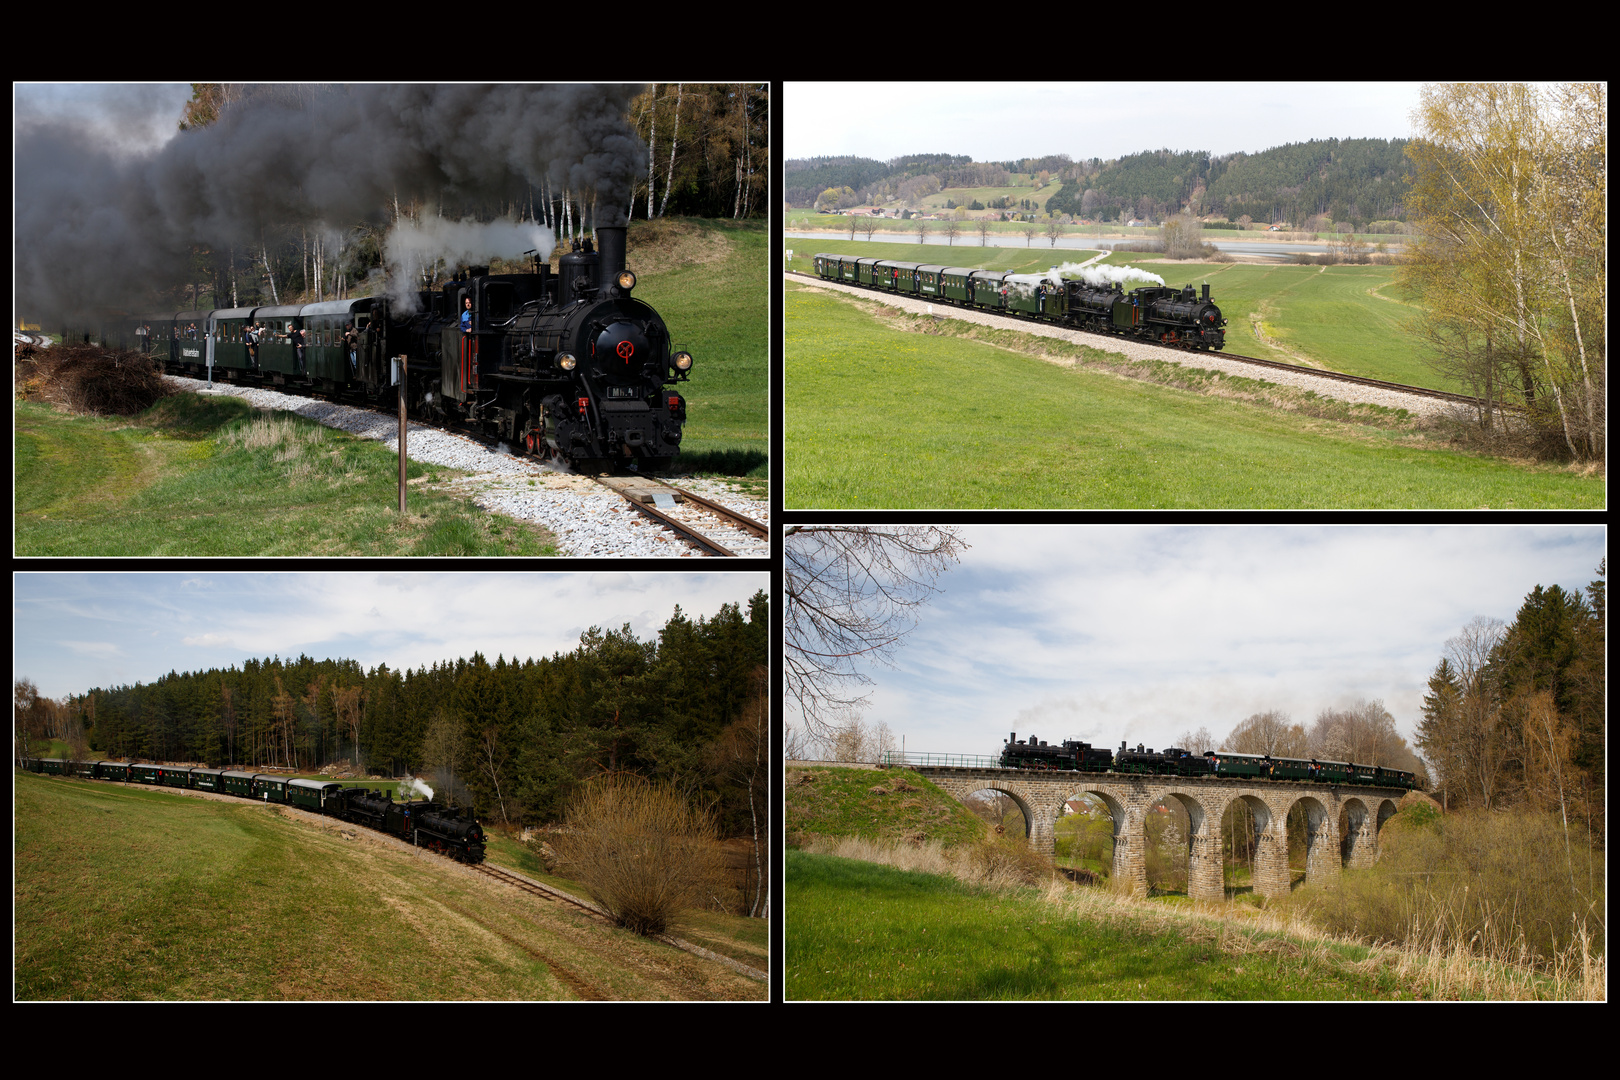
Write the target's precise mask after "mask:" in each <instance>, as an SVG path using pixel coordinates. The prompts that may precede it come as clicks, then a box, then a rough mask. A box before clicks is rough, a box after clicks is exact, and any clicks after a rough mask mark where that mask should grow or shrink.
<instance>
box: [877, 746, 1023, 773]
mask: <svg viewBox="0 0 1620 1080" xmlns="http://www.w3.org/2000/svg"><path fill="white" fill-rule="evenodd" d="M883 764H885V765H943V766H947V767H949V768H956V769H999V768H1001V759H1000V758H993V757H985V756H983V755H982V754H928V753H923V752H921V751H916V750H913V751H910V752H906V753H902V752H901V751H899V750H890V751H887V752H886V753H885V754H884V755H883Z"/></svg>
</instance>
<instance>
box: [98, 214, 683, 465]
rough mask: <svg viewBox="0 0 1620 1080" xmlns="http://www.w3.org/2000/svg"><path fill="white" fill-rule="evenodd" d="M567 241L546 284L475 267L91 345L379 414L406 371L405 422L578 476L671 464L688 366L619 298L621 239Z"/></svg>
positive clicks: (120, 323) (626, 286) (627, 293)
mask: <svg viewBox="0 0 1620 1080" xmlns="http://www.w3.org/2000/svg"><path fill="white" fill-rule="evenodd" d="M596 231H597V235H598V236H599V237H600V238H601V250H600V251H595V250H593V248H592V245H591V243H590V241H585V242H583V243H580V242H578V241H576V242H575V243H574V245H573V250H571V251H570V252H569V253H568V254H565V255H563V256H562V258H561V259H559V260H558V270H557V272H556V273H555V274H553V273H552V272H551V268H550V266H549V265H545V264H541V263H540V262H539V261H538V260H536V262H535V265H534V268H533V271H532V272H531V273H526V274H491V273H489V272H488V267H482V266H474V267H469V268H467V270H466V272H465V273H464V274H462V275H459V276H458V277H457V278H456V279H455V280H452V281H451V282H449V283H448V284H446V285H444V286H443V287H441V288H440V289H437V290H432V291H424V292H420V293H418V294H417V301H418V302H417V305H416V308H415V309H414V310H412V311H409V312H407V311H402V310H400V309H399V306H398V305H397V304H391V303H390V302H389V301H388V300H387V299H386V298H383V297H361V298H357V299H350V300H336V301H327V302H323V303H318V304H303V305H290V306H280V307H254V308H233V309H225V310H215V311H181V312H164V313H159V314H147V315H139V316H120V317H115V318H111V319H108V320H106V321H104V322H103V324H102V326H101V328H100V335H101V340H102V341H103V343H104V344H107V345H109V346H114V347H122V348H133V349H137V350H139V351H141V352H144V353H148V354H151V355H155V356H157V357H159V358H160V359H161V360H162V361H163V363H164V365H165V367H166V368H167V369H168V370H170V371H171V372H174V373H176V374H184V375H190V376H193V377H196V378H202V377H204V375H205V374H206V373H207V372H208V371H209V369H210V368H211V369H212V373H213V378H214V379H217V380H223V381H227V382H234V383H244V384H248V385H255V386H267V387H275V388H277V389H286V390H289V391H300V390H302V391H305V392H312V393H322V394H326V395H329V396H332V397H338V398H342V397H349V398H354V399H360V400H370V401H373V402H376V403H378V404H381V405H384V406H390V407H391V406H393V405H394V403H395V402H396V401H397V400H398V398H397V395H398V390H397V387H398V385H399V373H398V370H397V365H396V364H395V363H394V358H395V357H398V356H400V355H404V356H406V357H407V363H406V365H405V368H406V383H407V385H406V396H407V406H408V411H409V412H410V414H411V415H412V416H414V417H416V418H418V419H422V420H429V421H432V422H435V423H439V424H449V423H451V422H454V423H458V424H462V425H466V426H470V427H472V428H474V429H475V430H477V431H479V432H481V433H482V434H484V435H486V436H488V437H490V438H495V439H502V440H505V441H506V442H507V443H508V444H509V445H511V446H512V447H514V448H516V447H522V448H524V449H526V450H528V451H529V452H531V453H535V454H539V455H542V456H546V457H557V458H561V459H563V460H565V461H568V462H570V463H572V464H573V465H575V466H576V467H577V468H579V469H580V470H581V471H587V472H591V471H604V470H607V469H610V468H614V467H620V468H626V469H632V470H650V469H658V468H663V467H666V466H668V465H669V464H670V462H671V460H672V459H673V458H674V457H675V455H676V454H677V453H678V452H679V450H680V444H681V433H682V428H683V426H684V424H685V422H686V399H685V398H683V397H682V396H681V395H680V394H679V393H678V392H676V390H675V389H674V386H675V384H676V383H679V382H684V381H686V379H687V377H688V376H689V375H690V373H691V370H692V354H691V353H690V352H687V351H685V350H681V349H677V348H675V346H674V343H673V342H672V341H671V338H670V334H669V328H668V327H667V326H665V324H664V320H663V319H662V318H661V317H660V316H659V314H658V312H657V311H655V310H654V309H653V308H652V307H651V306H650V305H648V304H647V303H645V302H644V301H641V300H638V299H636V298H635V297H634V296H632V295H631V292H632V290H633V289H634V288H635V285H636V275H635V274H634V273H633V272H632V271H630V270H629V269H627V268H626V266H625V233H626V229H625V227H624V226H622V225H619V226H599V227H598V228H597V230H596Z"/></svg>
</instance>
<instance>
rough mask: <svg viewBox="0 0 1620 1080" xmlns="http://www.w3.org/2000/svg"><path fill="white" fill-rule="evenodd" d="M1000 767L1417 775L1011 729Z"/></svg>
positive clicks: (1408, 778)
mask: <svg viewBox="0 0 1620 1080" xmlns="http://www.w3.org/2000/svg"><path fill="white" fill-rule="evenodd" d="M997 764H999V765H1000V766H1001V767H1002V768H1003V769H1037V770H1048V769H1062V770H1065V771H1069V772H1091V773H1100V772H1112V773H1135V774H1151V775H1155V776H1213V777H1217V778H1224V777H1251V778H1255V779H1262V780H1306V781H1312V782H1318V783H1330V784H1365V785H1370V786H1372V787H1390V788H1400V789H1402V790H1407V789H1410V788H1414V787H1416V786H1417V778H1416V777H1415V776H1413V775H1412V773H1410V772H1405V771H1403V770H1400V769H1387V768H1384V767H1382V766H1379V765H1357V764H1353V763H1351V762H1348V761H1326V760H1318V759H1316V758H1283V757H1278V758H1274V757H1272V756H1271V755H1270V754H1229V753H1225V752H1221V751H1215V750H1206V751H1205V752H1204V753H1203V754H1202V755H1198V754H1193V753H1192V752H1190V751H1188V750H1184V749H1182V748H1181V747H1176V746H1171V747H1166V748H1165V749H1163V750H1154V749H1153V748H1152V747H1144V746H1143V745H1142V744H1141V743H1138V744H1137V745H1136V748H1135V749H1134V750H1133V749H1131V748H1130V747H1128V746H1126V745H1125V743H1123V742H1121V743H1120V744H1119V749H1118V750H1117V751H1113V750H1099V749H1095V748H1093V747H1092V745H1091V744H1090V743H1084V742H1076V741H1074V740H1073V739H1065V740H1063V744H1062V745H1061V746H1049V745H1047V744H1046V743H1044V742H1042V741H1041V740H1039V739H1037V738H1035V737H1034V736H1033V735H1032V736H1030V737H1029V738H1028V739H1020V738H1019V737H1018V733H1017V732H1016V731H1015V732H1012V733H1010V734H1009V736H1008V738H1007V740H1006V741H1005V742H1004V743H1003V744H1002V748H1001V756H1000V758H998V759H997Z"/></svg>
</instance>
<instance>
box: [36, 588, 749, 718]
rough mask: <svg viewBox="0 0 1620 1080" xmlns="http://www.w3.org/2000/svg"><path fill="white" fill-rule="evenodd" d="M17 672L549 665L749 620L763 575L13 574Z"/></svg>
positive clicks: (107, 676) (77, 687)
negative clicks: (679, 627) (606, 631)
mask: <svg viewBox="0 0 1620 1080" xmlns="http://www.w3.org/2000/svg"><path fill="white" fill-rule="evenodd" d="M12 585H13V599H12V620H13V629H14V634H13V641H14V645H13V649H14V656H13V662H12V670H13V672H14V673H15V677H17V678H25V677H26V678H31V679H33V680H34V682H35V683H36V684H37V685H38V686H39V689H40V693H42V694H45V695H46V696H48V697H61V696H62V695H63V694H67V693H82V692H83V691H85V690H88V689H89V688H91V687H93V686H103V687H106V686H114V685H123V684H133V683H135V682H136V681H140V682H146V683H149V682H152V681H153V680H154V679H156V678H157V677H158V676H160V675H164V674H167V673H168V672H169V671H171V670H172V671H188V670H189V671H197V670H203V669H207V668H210V667H227V666H229V665H232V664H235V665H237V666H240V665H241V663H242V661H243V660H244V659H246V658H248V657H259V658H264V657H268V656H275V655H279V656H281V657H282V658H283V659H285V658H288V657H297V656H298V655H299V653H304V654H306V655H308V656H311V657H314V658H315V659H325V658H328V657H346V658H351V659H355V660H358V661H360V663H361V664H363V665H364V666H365V667H367V668H368V669H369V668H373V667H375V666H376V665H378V664H380V663H387V664H388V665H389V666H390V667H396V668H399V667H409V668H415V667H417V666H418V665H420V664H426V665H428V666H430V667H431V666H432V665H433V663H434V662H435V661H439V660H454V659H455V658H456V657H458V656H471V655H472V654H473V652H474V651H479V652H482V653H483V654H484V655H485V657H487V658H488V659H489V660H491V661H493V660H494V659H495V657H496V656H497V655H504V656H506V657H507V658H508V659H511V658H512V657H518V658H520V659H522V658H527V657H531V656H533V657H540V656H550V655H551V654H552V653H554V652H568V651H569V650H571V649H573V648H574V647H575V646H576V645H578V644H579V636H580V634H581V633H582V632H583V631H585V630H586V629H588V628H589V627H591V626H601V627H604V628H605V627H612V628H615V629H617V628H618V627H620V626H622V625H623V624H625V623H629V624H630V627H631V629H632V630H634V631H635V633H636V636H637V637H638V638H641V639H642V640H646V639H647V638H650V637H655V636H656V635H657V633H658V631H659V629H660V628H661V627H663V625H664V624H665V623H666V622H668V621H669V618H670V616H671V615H672V614H673V613H674V610H675V605H676V604H679V605H680V606H681V610H682V611H683V612H684V613H685V614H686V615H687V616H688V617H689V618H691V619H694V620H695V619H697V618H698V617H699V616H702V617H704V618H712V617H713V616H714V615H715V614H717V613H718V612H719V610H720V606H721V605H722V604H726V603H733V604H737V605H739V606H740V607H742V608H743V611H744V616H745V617H746V614H747V607H748V599H749V597H751V596H753V594H754V593H755V592H756V591H758V590H760V589H764V590H766V591H769V589H770V575H769V574H763V573H742V574H737V573H731V574H719V573H710V574H692V573H648V574H625V573H602V574H585V573H577V574H512V573H500V574H492V573H449V572H445V571H434V572H431V573H423V574H416V573H333V574H270V573H249V574H225V573H193V574H164V573H150V574H143V573H108V574H55V573H51V574H29V573H19V574H15V575H13V577H12Z"/></svg>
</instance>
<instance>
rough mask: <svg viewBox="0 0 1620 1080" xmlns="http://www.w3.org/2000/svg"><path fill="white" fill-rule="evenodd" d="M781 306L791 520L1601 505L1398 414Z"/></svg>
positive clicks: (790, 288) (815, 300) (1563, 481)
mask: <svg viewBox="0 0 1620 1080" xmlns="http://www.w3.org/2000/svg"><path fill="white" fill-rule="evenodd" d="M785 310H786V353H785V387H786V396H785V416H786V425H787V426H786V429H785V431H784V439H785V451H786V455H787V456H786V460H785V462H784V469H785V483H786V490H785V491H784V493H783V497H784V500H785V505H786V506H788V507H790V508H808V507H828V508H831V507H839V508H855V507H871V508H940V507H952V508H954V507H977V508H1014V507H1153V508H1172V507H1173V508H1197V507H1208V508H1228V507H1243V508H1250V507H1254V508H1259V507H1265V508H1304V507H1310V508H1371V507H1379V508H1384V507H1406V508H1412V507H1466V508H1476V507H1495V508H1502V507H1511V508H1531V507H1593V508H1595V507H1601V506H1602V505H1604V500H1605V492H1604V481H1603V478H1602V477H1601V476H1590V475H1580V474H1577V473H1574V472H1571V471H1567V470H1563V469H1559V468H1556V467H1551V466H1533V465H1522V464H1516V463H1511V462H1507V461H1502V460H1498V459H1493V458H1487V457H1483V456H1478V455H1472V454H1466V453H1461V452H1457V451H1454V450H1450V449H1447V448H1444V447H1442V446H1439V445H1436V444H1433V443H1430V442H1427V441H1425V440H1423V439H1422V438H1421V437H1418V436H1417V435H1416V433H1415V432H1414V431H1413V430H1412V427H1411V425H1410V424H1407V423H1404V422H1401V421H1400V418H1399V416H1397V415H1396V414H1391V413H1389V412H1388V410H1381V411H1379V410H1373V411H1374V412H1382V413H1383V414H1384V415H1383V416H1374V417H1371V419H1370V420H1369V422H1353V423H1352V422H1343V421H1339V420H1330V419H1322V418H1319V417H1314V416H1309V415H1300V414H1298V413H1293V412H1287V411H1283V410H1280V409H1277V408H1272V407H1267V406H1265V405H1261V404H1253V403H1250V402H1247V401H1240V400H1233V399H1230V398H1225V397H1217V396H1210V395H1206V394H1201V393H1197V392H1193V391H1192V390H1188V389H1181V388H1177V387H1171V386H1162V385H1156V384H1153V383H1149V382H1144V381H1138V380H1134V379H1126V378H1121V377H1119V376H1118V375H1116V374H1113V373H1112V370H1111V369H1112V368H1113V367H1116V366H1117V357H1115V358H1114V359H1112V360H1111V359H1109V357H1108V355H1106V354H1103V353H1100V352H1097V351H1096V350H1090V349H1084V348H1080V347H1074V352H1075V354H1076V358H1077V359H1078V360H1079V361H1080V363H1079V364H1078V365H1076V366H1069V363H1071V362H1072V361H1069V360H1067V359H1066V361H1065V363H1063V364H1056V363H1049V362H1047V361H1045V360H1042V359H1037V358H1034V357H1033V356H1032V355H1029V354H1030V353H1034V352H1037V351H1039V350H1050V349H1051V348H1052V347H1051V346H1049V345H1047V344H1044V343H1040V344H1038V345H1037V344H1036V343H1034V342H1023V343H1020V342H1019V341H1018V340H1017V339H1018V337H1019V335H1018V334H1017V333H1016V332H1015V331H1007V332H1002V331H996V332H995V336H996V339H997V341H998V344H1002V345H1003V346H1004V347H996V346H992V345H989V344H984V343H981V342H979V341H975V340H970V339H967V338H959V337H953V336H947V335H944V334H939V333H926V332H915V331H911V330H903V329H896V328H894V326H892V325H891V322H893V321H894V320H895V317H894V316H893V315H892V309H887V308H883V307H882V306H881V305H877V304H875V303H872V302H870V301H865V300H862V299H858V298H852V297H847V296H844V295H842V294H836V295H835V294H832V293H829V292H824V291H820V290H814V289H809V288H806V287H804V286H802V285H800V284H798V283H796V282H791V283H789V284H788V285H787V287H786V297H785ZM901 322H905V320H901ZM926 322H927V320H918V321H915V322H912V323H907V324H906V325H918V326H919V328H920V329H923V330H926V329H927V327H926V326H922V325H921V324H922V323H926ZM1093 364H1094V365H1095V366H1096V368H1100V370H1099V369H1094V368H1093V367H1091V366H1088V365H1093ZM1208 378H1209V379H1210V380H1211V381H1212V382H1215V381H1218V382H1220V383H1222V385H1227V384H1230V383H1233V382H1236V381H1237V380H1231V379H1228V378H1227V377H1224V376H1223V377H1221V379H1220V380H1214V378H1213V377H1212V376H1209V377H1208ZM1242 382H1248V381H1247V380H1243V381H1242ZM1253 385H1254V386H1256V387H1259V388H1260V390H1262V391H1263V389H1264V388H1263V385H1262V384H1260V383H1254V384H1253ZM1307 396H1308V395H1307Z"/></svg>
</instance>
